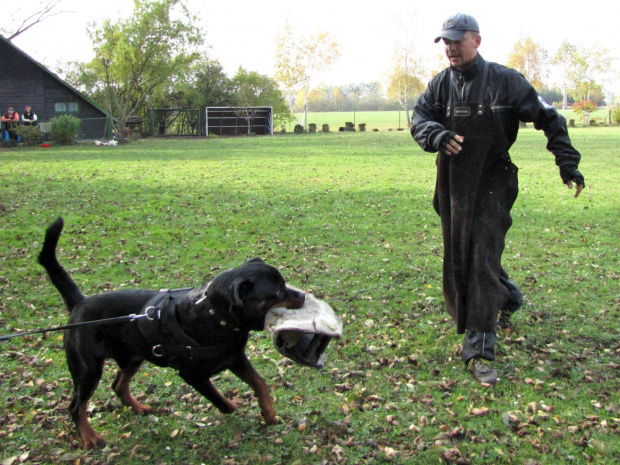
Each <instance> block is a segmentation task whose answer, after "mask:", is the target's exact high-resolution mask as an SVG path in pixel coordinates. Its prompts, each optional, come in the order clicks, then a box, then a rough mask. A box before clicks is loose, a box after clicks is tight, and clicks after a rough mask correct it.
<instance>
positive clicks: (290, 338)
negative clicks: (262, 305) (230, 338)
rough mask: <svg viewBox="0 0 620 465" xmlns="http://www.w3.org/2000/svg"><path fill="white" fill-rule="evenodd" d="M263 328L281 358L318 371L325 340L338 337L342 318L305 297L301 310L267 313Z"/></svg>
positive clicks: (327, 306) (276, 309) (279, 310)
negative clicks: (267, 332) (268, 333)
mask: <svg viewBox="0 0 620 465" xmlns="http://www.w3.org/2000/svg"><path fill="white" fill-rule="evenodd" d="M265 329H266V330H267V331H269V332H270V333H271V339H272V341H273V345H274V346H275V348H276V350H277V351H278V352H280V353H281V354H282V355H284V356H285V357H288V358H290V359H291V360H293V361H295V362H297V363H299V364H301V365H306V366H311V367H314V368H321V367H322V366H323V365H324V363H325V349H327V345H328V344H329V341H330V340H332V339H335V338H339V337H340V336H342V318H340V317H337V316H336V315H335V314H334V310H333V309H332V308H331V307H330V306H329V305H328V304H327V303H326V302H324V301H322V300H319V299H317V298H316V297H314V296H313V295H311V294H306V300H305V302H304V305H303V307H301V308H298V309H296V310H289V309H287V308H274V309H272V310H271V311H269V313H267V317H266V318H265Z"/></svg>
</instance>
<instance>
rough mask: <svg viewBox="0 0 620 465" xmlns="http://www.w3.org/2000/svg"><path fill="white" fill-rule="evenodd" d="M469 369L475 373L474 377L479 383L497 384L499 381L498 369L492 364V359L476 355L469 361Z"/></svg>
mask: <svg viewBox="0 0 620 465" xmlns="http://www.w3.org/2000/svg"><path fill="white" fill-rule="evenodd" d="M467 369H468V370H469V371H471V372H472V373H473V375H474V379H475V380H476V381H478V382H479V383H487V384H495V383H496V382H497V371H496V370H495V369H494V368H493V367H492V366H491V360H487V359H486V358H481V357H474V358H472V359H470V360H469V362H467Z"/></svg>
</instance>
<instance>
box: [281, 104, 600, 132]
mask: <svg viewBox="0 0 620 465" xmlns="http://www.w3.org/2000/svg"><path fill="white" fill-rule="evenodd" d="M295 116H296V117H297V118H298V119H299V121H301V119H302V118H303V114H302V113H297V114H296V115H295ZM410 116H413V115H410ZM590 118H591V119H592V118H593V119H595V120H596V121H597V122H598V123H599V124H601V123H605V124H606V123H608V122H609V112H608V110H606V109H600V110H597V111H595V112H593V113H592V114H591V115H590ZM566 119H567V120H569V119H574V120H575V125H576V126H577V127H579V126H583V120H581V119H580V117H579V115H576V114H575V113H574V112H573V111H572V110H568V111H567V112H566ZM346 122H351V123H354V124H355V127H356V129H359V124H360V123H362V124H366V131H372V130H373V129H376V130H378V131H397V130H398V129H399V128H401V129H402V128H405V129H406V128H407V116H406V114H405V112H404V111H400V112H399V111H357V112H352V111H351V112H309V113H308V124H311V123H314V124H316V126H317V131H320V130H321V128H322V127H323V124H328V125H329V127H330V130H331V131H338V128H340V127H344V126H345V123H346ZM295 124H296V123H295V122H293V123H290V124H288V125H287V126H286V130H287V131H288V132H291V131H292V130H293V128H294V126H295ZM274 129H275V130H276V131H280V129H281V128H279V127H276V128H274Z"/></svg>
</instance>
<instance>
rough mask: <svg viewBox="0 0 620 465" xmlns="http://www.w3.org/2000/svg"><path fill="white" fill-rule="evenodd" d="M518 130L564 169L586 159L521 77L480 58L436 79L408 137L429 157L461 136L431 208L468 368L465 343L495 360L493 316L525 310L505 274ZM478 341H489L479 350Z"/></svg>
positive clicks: (443, 167)
mask: <svg viewBox="0 0 620 465" xmlns="http://www.w3.org/2000/svg"><path fill="white" fill-rule="evenodd" d="M520 121H524V122H533V123H534V126H535V128H536V129H542V130H543V131H544V133H545V136H546V137H547V139H548V144H547V149H548V150H550V151H551V152H552V153H553V154H554V155H555V158H556V164H557V165H558V166H560V167H561V168H562V167H567V168H574V169H576V168H577V166H578V164H579V160H580V158H581V156H580V154H579V152H577V151H576V150H575V149H574V148H573V147H572V145H571V142H570V139H569V137H568V131H567V128H566V121H565V119H564V118H563V117H562V116H560V115H559V114H558V113H557V112H556V111H555V109H554V108H553V107H551V106H550V105H548V104H547V103H546V102H545V101H544V100H543V99H542V98H541V97H539V95H538V94H537V92H536V91H535V90H534V88H533V87H532V86H531V85H530V84H529V83H528V82H527V80H526V79H525V78H524V77H523V76H522V75H521V74H519V73H518V72H516V71H514V70H512V69H509V68H506V67H505V66H502V65H499V64H496V63H490V62H486V61H485V60H484V59H483V58H482V57H481V56H480V55H479V54H478V55H477V56H476V58H475V59H474V61H473V62H472V63H471V64H470V66H469V67H468V68H467V69H466V70H465V71H463V72H461V71H459V70H457V69H454V68H447V69H446V70H444V71H442V72H441V73H439V74H438V75H437V76H435V77H434V78H433V79H432V80H431V82H430V83H429V85H428V87H427V89H426V91H425V92H424V93H423V94H422V96H421V97H420V98H419V100H418V102H417V103H416V106H415V114H414V118H413V121H412V128H411V134H412V136H413V138H414V139H415V140H416V141H417V142H418V144H420V146H421V147H422V149H424V150H425V151H428V152H437V151H438V149H439V144H438V142H439V138H441V137H443V136H444V135H445V134H446V131H453V132H454V133H456V134H459V135H462V136H464V142H463V143H462V144H461V145H462V147H463V150H462V151H461V152H460V153H459V154H458V155H445V154H443V153H440V154H439V155H438V156H437V183H436V188H435V198H434V201H433V205H434V207H435V210H436V211H437V213H438V214H439V215H440V217H441V224H442V233H443V241H444V266H443V292H444V297H445V300H446V306H447V309H448V312H449V313H450V315H451V316H452V318H454V320H455V321H456V323H457V332H458V333H459V334H460V333H464V332H465V331H468V332H469V334H468V336H467V337H466V339H465V343H464V346H463V352H464V353H463V359H464V360H467V359H468V358H471V357H473V356H474V354H473V353H470V352H471V351H469V350H466V346H467V345H468V342H467V341H468V337H469V338H470V339H472V338H473V339H472V341H471V343H472V344H474V345H477V346H480V345H482V346H484V347H478V348H477V350H478V349H479V350H480V353H479V354H475V355H480V356H483V357H485V358H488V359H491V360H492V359H494V353H493V344H494V343H495V334H494V328H495V323H496V319H497V314H498V312H499V310H500V309H508V310H510V311H514V310H516V308H518V307H519V306H520V305H521V293H520V291H519V289H518V288H517V287H516V285H515V284H514V283H513V282H512V281H510V280H509V279H508V275H507V273H506V272H505V271H504V270H503V268H502V267H501V255H502V252H503V250H504V239H505V236H506V233H507V231H508V229H509V228H510V225H511V223H512V219H511V217H510V209H511V208H512V205H513V203H514V201H515V200H516V197H517V192H518V182H517V167H516V166H515V165H514V164H512V163H511V161H510V156H509V155H508V149H509V148H510V146H511V145H512V144H513V143H514V141H515V140H516V138H517V132H518V129H519V122H520ZM475 334H482V336H483V337H481V338H479V339H480V340H479V341H476V340H474V339H476V337H477V336H475ZM485 334H487V335H488V336H489V337H488V338H486V337H485V336H484V335H485Z"/></svg>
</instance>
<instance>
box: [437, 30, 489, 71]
mask: <svg viewBox="0 0 620 465" xmlns="http://www.w3.org/2000/svg"><path fill="white" fill-rule="evenodd" d="M443 43H444V44H445V46H446V56H447V57H448V60H450V64H451V65H452V66H453V67H455V68H456V69H459V70H463V69H465V67H466V66H467V65H468V64H469V63H470V62H471V61H472V60H473V59H474V58H476V55H477V54H478V47H479V46H480V34H476V33H474V32H471V31H467V32H466V33H465V35H464V36H463V37H461V39H460V40H450V39H443Z"/></svg>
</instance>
